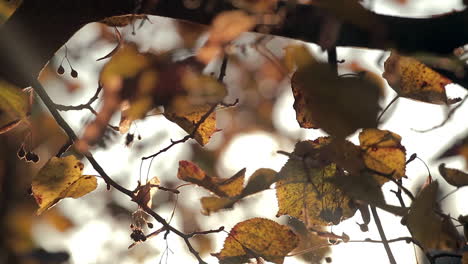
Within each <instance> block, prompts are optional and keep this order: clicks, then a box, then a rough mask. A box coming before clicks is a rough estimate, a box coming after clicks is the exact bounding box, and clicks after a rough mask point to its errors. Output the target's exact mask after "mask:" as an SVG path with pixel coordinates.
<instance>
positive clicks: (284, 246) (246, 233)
mask: <svg viewBox="0 0 468 264" xmlns="http://www.w3.org/2000/svg"><path fill="white" fill-rule="evenodd" d="M298 244H299V239H298V237H297V236H296V234H294V233H293V232H292V231H291V230H290V229H289V228H288V227H287V226H284V225H280V224H278V223H276V222H274V221H271V220H269V219H265V218H252V219H249V220H246V221H243V222H240V223H238V224H237V225H235V226H234V227H233V228H232V229H231V231H230V232H229V235H228V237H227V238H226V240H225V241H224V245H223V249H222V250H221V252H219V253H216V254H212V255H213V256H215V257H217V258H218V259H219V263H220V264H223V263H224V264H228V263H246V262H248V261H249V259H252V258H259V257H261V258H263V259H265V260H267V261H270V262H273V263H277V264H282V263H283V261H284V257H285V256H286V255H287V254H288V253H289V252H291V251H292V250H293V249H294V248H296V247H297V245H298Z"/></svg>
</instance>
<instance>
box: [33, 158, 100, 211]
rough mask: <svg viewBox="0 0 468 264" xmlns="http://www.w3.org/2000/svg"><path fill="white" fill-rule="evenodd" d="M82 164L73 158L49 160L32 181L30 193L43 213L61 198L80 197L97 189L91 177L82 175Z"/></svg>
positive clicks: (93, 177) (95, 181)
mask: <svg viewBox="0 0 468 264" xmlns="http://www.w3.org/2000/svg"><path fill="white" fill-rule="evenodd" d="M82 171H83V163H81V162H80V161H79V160H77V159H76V157H75V156H67V157H64V158H57V157H53V158H51V159H50V160H49V161H48V162H47V163H46V164H45V165H44V167H42V168H41V169H40V171H39V172H38V173H37V175H36V176H35V177H34V178H33V180H32V184H31V187H32V193H33V195H34V198H35V199H36V202H37V204H38V205H39V209H38V210H37V214H38V215H39V214H41V213H43V212H44V211H45V210H47V209H49V208H50V207H52V206H53V205H55V204H56V203H57V202H59V201H60V200H61V199H63V198H67V197H72V198H78V197H81V196H83V195H85V194H87V193H89V192H91V191H93V190H94V189H96V187H97V180H96V177H95V176H92V175H82Z"/></svg>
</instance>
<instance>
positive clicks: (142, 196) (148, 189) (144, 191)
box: [133, 176, 161, 208]
mask: <svg viewBox="0 0 468 264" xmlns="http://www.w3.org/2000/svg"><path fill="white" fill-rule="evenodd" d="M160 183H161V181H159V178H158V177H156V176H154V177H153V178H151V180H149V181H148V182H147V183H146V184H145V185H143V186H140V189H139V190H138V192H137V193H136V196H135V198H133V201H135V202H136V203H137V204H145V205H147V206H148V207H149V208H151V204H152V203H151V201H152V198H153V196H154V194H155V193H156V191H157V190H158V186H159V184H160Z"/></svg>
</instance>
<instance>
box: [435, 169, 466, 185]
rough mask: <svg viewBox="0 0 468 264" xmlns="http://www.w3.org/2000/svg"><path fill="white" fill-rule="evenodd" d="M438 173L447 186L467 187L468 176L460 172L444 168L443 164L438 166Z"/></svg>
mask: <svg viewBox="0 0 468 264" xmlns="http://www.w3.org/2000/svg"><path fill="white" fill-rule="evenodd" d="M439 172H440V175H442V177H444V179H445V180H446V181H447V183H448V184H450V185H453V186H455V187H463V186H467V185H468V174H466V173H465V172H463V171H461V170H457V169H451V168H446V167H445V164H444V163H442V164H440V165H439Z"/></svg>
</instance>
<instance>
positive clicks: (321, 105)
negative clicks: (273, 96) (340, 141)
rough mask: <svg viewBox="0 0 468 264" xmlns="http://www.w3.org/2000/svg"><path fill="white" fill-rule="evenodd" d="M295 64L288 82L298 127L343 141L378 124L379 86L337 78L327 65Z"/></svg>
mask: <svg viewBox="0 0 468 264" xmlns="http://www.w3.org/2000/svg"><path fill="white" fill-rule="evenodd" d="M307 61H308V59H307V60H306V61H305V63H306V64H304V65H303V66H300V64H302V63H304V62H298V63H296V64H298V65H299V67H298V69H297V71H296V72H295V73H294V75H293V76H292V79H291V86H292V91H293V95H294V99H295V101H294V105H293V106H294V109H295V110H296V119H297V121H298V122H299V125H300V126H301V127H304V128H321V129H323V130H324V131H325V132H327V133H328V134H330V135H332V136H334V137H337V138H345V137H346V136H348V135H350V134H352V133H353V132H355V131H356V130H357V129H358V128H373V127H376V125H377V121H376V119H377V113H378V111H379V109H380V106H379V104H378V100H379V97H380V88H379V86H378V85H377V84H376V83H374V82H371V81H368V79H364V78H361V77H338V76H337V75H336V72H334V71H333V70H332V69H331V67H330V66H329V65H328V64H324V63H314V62H313V61H312V62H311V63H307Z"/></svg>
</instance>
